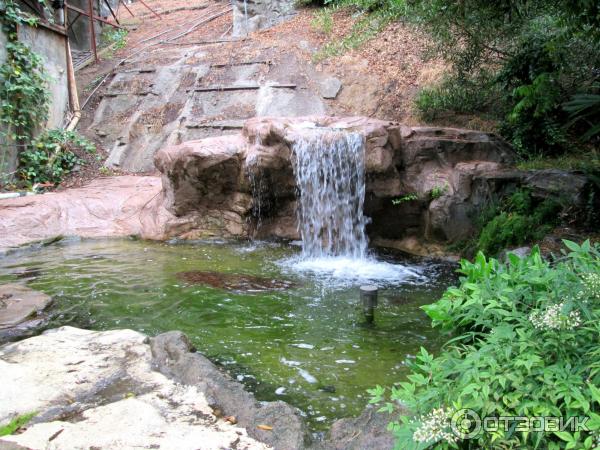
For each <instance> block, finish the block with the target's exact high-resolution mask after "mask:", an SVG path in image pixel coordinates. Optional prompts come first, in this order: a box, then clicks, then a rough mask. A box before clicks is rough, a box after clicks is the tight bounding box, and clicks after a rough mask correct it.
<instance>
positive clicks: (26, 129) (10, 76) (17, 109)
mask: <svg viewBox="0 0 600 450" xmlns="http://www.w3.org/2000/svg"><path fill="white" fill-rule="evenodd" d="M2 13H3V14H0V18H1V20H2V29H3V30H4V32H5V33H6V35H7V38H8V41H7V43H6V61H5V62H4V64H2V66H0V146H1V148H0V155H2V157H1V159H0V174H1V173H2V172H4V170H5V161H4V157H5V155H6V154H7V153H8V152H7V151H6V148H7V147H8V146H12V145H16V146H18V148H20V149H23V148H26V147H27V146H28V145H29V143H30V142H31V140H32V138H33V136H34V135H35V133H36V131H38V130H39V129H40V128H42V127H43V126H44V125H45V123H46V120H47V118H48V104H49V100H50V97H49V93H48V89H47V83H48V81H49V79H48V76H47V75H46V73H45V71H44V63H43V60H42V58H41V57H40V56H39V55H38V54H36V53H35V52H33V51H31V49H30V48H29V47H28V46H27V45H25V44H23V43H22V42H20V41H19V40H18V39H17V26H18V25H21V24H27V25H30V26H34V25H35V24H36V23H37V21H36V19H34V18H31V17H28V16H26V15H24V14H23V13H22V12H21V10H20V9H19V7H18V6H17V4H16V3H15V2H14V1H13V0H7V1H6V2H5V3H3V5H2Z"/></svg>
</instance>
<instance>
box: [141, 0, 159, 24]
mask: <svg viewBox="0 0 600 450" xmlns="http://www.w3.org/2000/svg"><path fill="white" fill-rule="evenodd" d="M140 3H141V4H142V5H144V6H145V7H146V8H148V9H149V10H150V11H151V12H152V14H154V15H155V16H156V17H158V18H159V19H161V20H162V17H161V16H160V14H158V13H157V12H156V11H154V10H153V9H152V8H150V7H149V6H148V5H146V3H145V2H144V0H140Z"/></svg>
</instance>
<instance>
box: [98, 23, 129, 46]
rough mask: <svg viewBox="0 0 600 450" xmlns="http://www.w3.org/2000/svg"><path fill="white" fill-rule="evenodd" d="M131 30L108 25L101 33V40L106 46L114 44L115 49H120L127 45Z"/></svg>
mask: <svg viewBox="0 0 600 450" xmlns="http://www.w3.org/2000/svg"><path fill="white" fill-rule="evenodd" d="M128 34H129V31H127V30H125V29H123V28H113V27H106V28H105V29H104V31H102V34H101V35H100V41H101V42H102V43H103V44H104V45H105V46H110V45H114V50H120V49H122V48H125V46H126V45H127V35H128Z"/></svg>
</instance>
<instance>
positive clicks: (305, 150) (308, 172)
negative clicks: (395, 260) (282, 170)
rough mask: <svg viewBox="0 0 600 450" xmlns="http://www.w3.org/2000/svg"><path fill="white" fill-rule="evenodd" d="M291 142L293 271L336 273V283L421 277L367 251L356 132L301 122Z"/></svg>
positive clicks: (361, 148) (361, 146)
mask: <svg viewBox="0 0 600 450" xmlns="http://www.w3.org/2000/svg"><path fill="white" fill-rule="evenodd" d="M299 134H300V137H298V138H297V139H296V140H295V141H294V144H293V146H292V165H293V168H294V175H295V179H296V186H297V187H298V190H299V198H298V210H297V214H298V227H299V231H300V235H301V237H302V255H301V257H300V258H299V259H295V260H288V261H283V262H282V264H283V265H287V266H290V267H291V268H292V269H293V270H297V271H301V272H311V273H314V274H318V275H319V276H323V275H325V276H328V277H330V278H335V279H336V280H337V281H336V284H337V283H339V282H341V283H344V284H345V283H354V282H358V281H360V282H362V281H366V280H369V281H375V282H378V283H385V284H388V283H398V282H403V281H406V280H408V279H410V280H411V282H413V283H414V282H418V281H424V280H425V278H424V277H423V276H422V275H421V274H420V269H419V268H418V267H415V266H413V267H412V268H408V267H406V266H403V265H401V264H392V263H388V262H384V261H377V260H376V259H375V258H373V257H369V255H368V241H367V236H366V232H365V227H366V224H367V218H366V217H365V216H364V214H363V207H364V203H365V142H364V137H363V136H362V135H361V134H359V133H353V132H348V131H343V130H339V129H325V128H309V127H303V129H302V130H301V133H299Z"/></svg>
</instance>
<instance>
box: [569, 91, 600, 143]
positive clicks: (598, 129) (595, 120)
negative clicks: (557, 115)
mask: <svg viewBox="0 0 600 450" xmlns="http://www.w3.org/2000/svg"><path fill="white" fill-rule="evenodd" d="M593 92H596V93H593ZM563 108H564V110H565V111H567V112H568V113H570V115H569V119H570V121H569V122H568V123H567V128H570V127H573V126H574V125H576V124H581V123H583V127H584V128H586V129H587V131H585V133H584V134H583V136H582V137H581V139H583V140H589V139H591V138H593V137H595V136H597V135H598V134H600V82H595V83H593V84H592V87H591V92H589V93H580V94H575V95H573V97H572V98H571V100H569V101H568V102H566V103H565V104H564V105H563Z"/></svg>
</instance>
